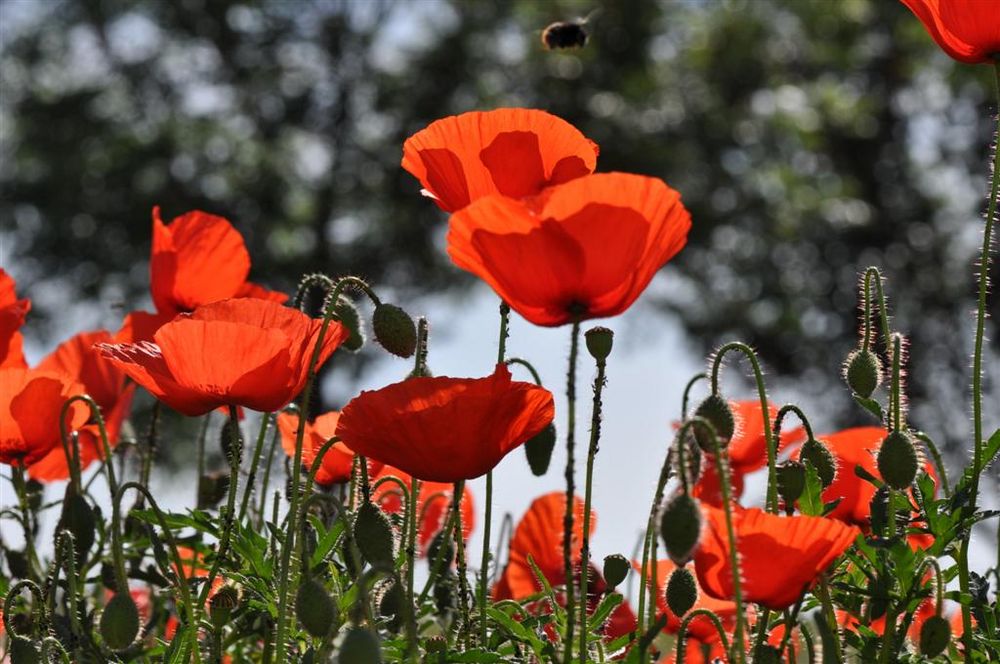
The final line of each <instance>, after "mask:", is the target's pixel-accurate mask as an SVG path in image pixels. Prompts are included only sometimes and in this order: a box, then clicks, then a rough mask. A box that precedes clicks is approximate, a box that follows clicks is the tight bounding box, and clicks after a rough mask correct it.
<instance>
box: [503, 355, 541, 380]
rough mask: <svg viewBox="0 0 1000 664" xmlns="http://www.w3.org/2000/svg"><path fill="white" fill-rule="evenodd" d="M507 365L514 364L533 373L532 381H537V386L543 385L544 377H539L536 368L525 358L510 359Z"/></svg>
mask: <svg viewBox="0 0 1000 664" xmlns="http://www.w3.org/2000/svg"><path fill="white" fill-rule="evenodd" d="M506 364H507V366H510V365H512V364H520V365H521V366H522V367H524V368H525V369H527V370H528V371H529V372H530V373H531V379H532V380H534V381H535V385H539V386H540V385H541V384H542V377H541V376H540V375H538V371H537V370H536V369H535V367H534V366H532V364H531V362H529V361H527V360H525V359H524V358H521V357H509V358H507V360H506Z"/></svg>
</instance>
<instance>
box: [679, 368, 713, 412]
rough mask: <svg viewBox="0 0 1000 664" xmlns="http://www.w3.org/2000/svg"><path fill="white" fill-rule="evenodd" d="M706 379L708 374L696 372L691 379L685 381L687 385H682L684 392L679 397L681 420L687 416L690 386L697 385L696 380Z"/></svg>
mask: <svg viewBox="0 0 1000 664" xmlns="http://www.w3.org/2000/svg"><path fill="white" fill-rule="evenodd" d="M706 379H708V374H706V373H704V372H702V373H700V374H696V375H695V376H694V377H693V378H692V379H691V380H689V381H688V382H687V385H685V386H684V394H683V396H682V397H681V419H682V420H683V419H684V418H686V417H687V412H688V398H689V397H690V395H691V388H693V387H694V386H695V385H697V384H698V381H700V380H706Z"/></svg>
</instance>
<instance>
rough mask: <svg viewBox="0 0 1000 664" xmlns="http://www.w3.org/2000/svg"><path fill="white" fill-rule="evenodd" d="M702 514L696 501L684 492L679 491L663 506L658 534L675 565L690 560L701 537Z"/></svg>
mask: <svg viewBox="0 0 1000 664" xmlns="http://www.w3.org/2000/svg"><path fill="white" fill-rule="evenodd" d="M701 525H702V516H701V509H700V508H699V507H698V501H696V500H695V499H694V498H692V497H691V496H689V495H688V494H686V493H679V494H677V495H676V496H674V497H673V498H672V499H671V500H670V502H668V503H667V504H666V506H665V507H664V508H663V513H662V514H661V515H660V536H661V537H663V543H664V544H665V545H666V547H667V555H668V556H670V559H671V560H672V561H674V563H675V564H677V565H683V564H685V563H686V562H687V561H689V560H691V556H692V555H693V554H694V549H695V547H696V546H698V539H699V538H700V537H701Z"/></svg>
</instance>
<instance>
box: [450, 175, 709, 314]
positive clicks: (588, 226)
mask: <svg viewBox="0 0 1000 664" xmlns="http://www.w3.org/2000/svg"><path fill="white" fill-rule="evenodd" d="M690 227H691V215H690V214H688V211H687V210H686V209H685V208H684V206H683V205H682V204H681V200H680V194H678V193H677V192H676V191H674V190H673V189H671V188H670V187H668V186H667V185H666V184H665V183H664V182H663V181H662V180H658V179H656V178H649V177H644V176H641V175H631V174H627V173H599V174H594V175H586V176H583V177H580V178H577V179H575V180H571V181H570V182H567V183H566V184H562V185H559V186H555V187H550V188H549V189H546V190H545V191H543V192H542V193H541V194H540V195H538V196H536V197H534V198H531V199H526V200H524V201H517V200H514V199H511V198H506V197H504V196H501V195H498V194H493V195H490V196H485V197H483V198H480V199H479V200H477V201H475V202H473V203H472V204H471V205H469V206H468V207H466V208H464V209H462V210H460V211H459V212H456V213H455V214H453V215H452V216H451V221H450V223H449V228H448V238H447V239H448V255H449V256H450V257H451V260H452V262H453V263H455V265H457V266H458V267H460V268H462V269H463V270H466V271H468V272H471V273H473V274H475V275H476V276H478V277H479V278H481V279H482V280H483V281H485V282H486V283H488V284H489V285H490V287H492V288H493V290H494V291H496V293H497V294H498V295H499V296H500V297H501V298H502V299H503V300H504V301H505V302H507V303H508V304H509V305H510V306H511V308H512V309H514V310H515V311H517V312H518V313H519V314H521V315H522V316H523V317H524V318H526V319H527V320H529V321H531V322H532V323H534V324H536V325H542V326H545V327H556V326H559V325H564V324H566V323H571V322H576V321H582V320H586V319H589V318H604V317H607V316H616V315H618V314H620V313H622V312H623V311H625V310H626V309H628V307H629V306H630V305H631V304H632V303H633V302H634V301H635V300H636V298H638V297H639V295H640V294H641V293H642V291H643V290H644V289H645V288H646V286H647V285H648V284H649V282H650V281H651V280H652V278H653V275H654V274H655V273H656V271H657V270H659V269H660V268H661V267H662V266H663V265H664V264H665V263H666V262H667V261H669V260H670V259H671V258H673V256H674V255H675V254H677V252H678V251H680V250H681V248H682V247H683V246H684V244H685V242H687V233H688V230H689V229H690Z"/></svg>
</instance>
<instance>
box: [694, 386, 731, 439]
mask: <svg viewBox="0 0 1000 664" xmlns="http://www.w3.org/2000/svg"><path fill="white" fill-rule="evenodd" d="M694 414H695V416H696V417H701V418H704V419H706V420H708V423H709V424H711V425H712V426H713V427H714V428H715V435H716V437H717V438H718V440H719V447H720V448H725V447H726V445H728V444H729V440H730V439H731V438H732V437H733V433H735V431H736V420H735V419H734V418H733V410H732V408H730V407H729V402H728V401H726V400H725V399H723V398H722V396H721V395H719V394H710V395H709V396H708V397H707V398H706V399H705V400H704V401H702V402H701V404H699V406H698V408H696V409H695V411H694ZM691 430H692V431H693V432H694V439H695V440H696V441H698V447H700V448H701V449H702V450H703V451H705V452H708V453H709V454H714V453H715V449H714V447H713V446H712V436H711V434H710V433H709V432H708V431H705V427H702V426H698V425H697V424H695V425H693V426H692V427H691Z"/></svg>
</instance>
